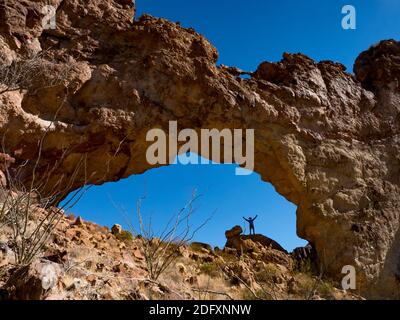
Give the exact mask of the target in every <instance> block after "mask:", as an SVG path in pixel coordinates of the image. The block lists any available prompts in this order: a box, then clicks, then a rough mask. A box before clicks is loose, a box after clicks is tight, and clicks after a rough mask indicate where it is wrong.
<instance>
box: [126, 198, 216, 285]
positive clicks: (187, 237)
mask: <svg viewBox="0 0 400 320" xmlns="http://www.w3.org/2000/svg"><path fill="white" fill-rule="evenodd" d="M198 198H199V196H197V195H196V194H195V192H193V194H192V198H191V199H190V200H189V201H188V203H187V204H186V205H185V206H184V207H183V208H182V209H181V210H179V212H178V213H176V214H175V215H173V216H172V217H171V219H170V220H169V222H168V223H167V224H166V226H165V227H164V229H163V231H162V232H160V233H159V234H156V233H155V232H154V230H153V226H152V223H151V219H150V220H149V222H148V223H145V222H144V219H143V215H142V212H141V203H142V201H143V200H144V197H143V198H141V199H139V201H138V202H137V217H138V224H139V230H138V231H136V230H135V228H134V227H133V224H131V223H130V221H129V219H128V220H127V223H128V225H129V227H130V230H131V232H132V233H134V234H137V235H138V236H139V237H140V239H141V241H140V244H141V246H142V251H143V254H144V257H145V261H146V266H147V271H148V273H149V278H150V279H151V280H153V281H157V280H158V278H159V277H160V276H161V274H163V273H164V272H165V271H166V270H167V268H168V267H169V266H170V265H171V264H172V263H173V262H174V261H176V260H177V258H178V257H179V256H180V254H181V248H183V247H186V246H187V244H188V243H190V241H191V240H192V239H193V237H194V236H195V235H196V233H197V232H198V231H199V230H200V229H201V228H203V227H204V226H205V225H206V224H207V222H208V221H209V220H210V219H211V217H209V218H207V219H206V220H205V221H204V222H203V223H201V224H200V225H199V226H198V227H196V228H193V226H192V225H191V223H190V222H191V218H192V215H193V214H194V211H195V209H194V203H195V202H196V200H197V199H198ZM120 209H121V210H122V211H123V208H120ZM123 212H124V211H123ZM124 215H125V216H128V215H127V214H126V213H125V212H124Z"/></svg>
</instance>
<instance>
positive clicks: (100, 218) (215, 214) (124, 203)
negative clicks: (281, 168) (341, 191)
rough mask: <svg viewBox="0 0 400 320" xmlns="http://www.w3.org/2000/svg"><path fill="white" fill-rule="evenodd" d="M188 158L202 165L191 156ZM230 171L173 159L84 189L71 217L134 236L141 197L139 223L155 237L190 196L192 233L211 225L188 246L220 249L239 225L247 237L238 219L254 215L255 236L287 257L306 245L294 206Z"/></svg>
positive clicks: (261, 184)
mask: <svg viewBox="0 0 400 320" xmlns="http://www.w3.org/2000/svg"><path fill="white" fill-rule="evenodd" d="M186 156H187V155H185V157H186ZM189 157H190V158H192V160H194V159H196V161H198V162H199V163H201V162H202V161H203V162H206V161H205V159H201V157H200V156H198V155H197V154H195V153H191V154H190V155H189ZM236 168H237V165H235V164H216V163H211V164H206V165H201V164H197V165H196V164H181V163H180V160H179V157H177V159H176V161H175V164H171V165H168V166H163V167H160V168H154V169H150V170H148V171H146V172H145V173H142V174H139V175H132V176H130V177H128V178H126V179H122V180H120V181H118V182H110V183H106V184H103V185H101V186H94V187H92V188H90V189H89V190H88V191H87V192H86V193H85V195H84V196H83V198H82V199H81V200H80V201H79V202H78V203H77V204H76V206H75V207H74V208H72V210H71V213H74V214H75V215H79V216H82V218H84V219H86V220H89V221H93V222H96V223H99V224H101V225H106V226H108V227H111V226H112V225H114V224H120V225H122V226H123V227H124V228H126V229H130V226H129V223H131V224H132V225H133V226H134V227H135V230H139V226H138V217H137V212H136V211H137V208H136V205H137V201H138V200H139V199H142V200H143V197H144V198H145V199H144V201H142V215H143V218H144V219H145V220H146V221H147V222H148V221H149V219H151V220H152V225H153V228H154V231H155V234H156V235H157V234H160V233H161V232H162V230H163V228H164V227H165V226H166V224H167V223H168V221H169V219H170V217H171V216H172V215H174V214H175V213H177V212H178V211H179V210H180V209H181V208H182V206H183V205H184V204H185V203H187V201H188V200H189V199H190V197H191V194H192V192H193V190H196V193H197V195H200V197H199V198H198V200H197V202H196V205H195V207H196V208H195V209H196V212H195V213H194V215H193V217H192V220H193V221H192V222H191V223H192V224H193V227H194V228H195V226H196V225H200V224H201V223H202V222H203V221H205V220H207V219H208V218H211V220H210V221H209V222H208V223H207V224H206V225H205V226H204V228H202V229H200V230H199V232H197V233H196V235H195V238H194V239H192V241H197V242H203V243H207V244H210V245H211V246H212V247H215V246H216V247H219V248H223V247H224V245H225V242H226V237H225V231H226V230H229V229H231V228H232V227H234V226H235V225H240V226H241V227H242V228H243V230H244V233H248V232H249V228H248V225H247V222H246V221H244V220H243V217H246V218H247V217H249V216H252V217H254V216H256V215H258V218H257V220H256V233H258V234H263V235H265V236H267V237H269V238H271V239H274V240H275V241H277V242H278V243H280V244H281V245H282V246H283V247H284V248H285V249H286V250H287V251H289V252H290V251H292V250H293V249H294V248H296V247H300V246H304V245H306V244H307V242H306V241H305V240H303V239H301V238H299V237H298V236H297V235H296V206H295V205H293V204H292V203H290V202H288V201H287V200H286V199H285V198H283V197H282V196H281V195H279V194H278V193H277V192H276V191H275V190H274V188H273V186H272V185H271V184H269V183H266V182H263V181H262V180H261V178H260V176H259V175H258V174H256V173H252V174H251V175H246V176H236V175H235V169H236ZM127 219H129V223H128V221H127Z"/></svg>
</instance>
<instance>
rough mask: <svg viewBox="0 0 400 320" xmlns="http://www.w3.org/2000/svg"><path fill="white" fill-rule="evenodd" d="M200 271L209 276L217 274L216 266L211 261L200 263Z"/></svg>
mask: <svg viewBox="0 0 400 320" xmlns="http://www.w3.org/2000/svg"><path fill="white" fill-rule="evenodd" d="M200 271H201V272H202V273H205V274H208V275H210V276H216V275H217V274H218V266H217V265H216V264H215V263H213V262H205V263H203V264H201V265H200Z"/></svg>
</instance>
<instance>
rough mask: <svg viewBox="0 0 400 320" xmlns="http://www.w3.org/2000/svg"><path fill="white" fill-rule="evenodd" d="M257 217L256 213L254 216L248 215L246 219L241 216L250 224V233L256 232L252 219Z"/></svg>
mask: <svg viewBox="0 0 400 320" xmlns="http://www.w3.org/2000/svg"><path fill="white" fill-rule="evenodd" d="M257 217H258V215H256V216H255V217H254V218H252V217H249V218H248V219H246V218H245V217H243V219H244V220H246V221H247V222H248V223H249V226H250V234H256V231H255V228H254V220H256V219H257Z"/></svg>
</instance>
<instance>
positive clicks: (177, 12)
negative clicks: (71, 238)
mask: <svg viewBox="0 0 400 320" xmlns="http://www.w3.org/2000/svg"><path fill="white" fill-rule="evenodd" d="M345 4H352V5H354V6H355V8H356V10H357V29H356V30H346V31H345V30H343V29H342V28H341V19H342V17H343V15H342V14H341V8H342V6H343V5H345ZM137 6H138V16H139V15H141V14H142V13H149V14H151V15H153V16H157V17H165V18H167V19H169V20H172V21H179V22H181V24H182V25H183V26H184V27H193V28H195V29H196V30H197V31H198V32H200V33H202V34H203V35H205V36H206V37H207V38H208V39H209V40H210V41H211V42H212V43H213V44H214V45H215V46H216V47H217V49H218V51H219V53H220V60H219V63H223V64H225V65H232V66H238V67H240V68H242V69H245V70H248V71H252V70H254V69H255V68H256V67H257V66H258V64H259V63H260V62H262V61H265V60H269V61H277V60H280V59H281V56H282V53H283V52H285V51H286V52H302V53H305V54H307V55H309V56H310V57H312V58H314V59H315V60H326V59H330V60H335V61H340V62H342V63H343V64H345V65H346V66H347V67H348V69H349V71H350V72H351V71H352V66H353V63H354V60H355V58H356V57H357V55H358V54H359V53H360V52H361V51H363V50H365V49H367V48H368V47H369V46H370V45H372V44H374V43H376V42H378V41H379V40H382V39H388V38H395V39H397V40H398V39H399V31H400V19H399V17H400V1H399V0H347V1H342V0H329V1H321V0H302V1H299V0H286V1H275V0H246V1H239V0H202V1H200V0H197V1H189V0H137ZM194 188H196V189H197V190H198V193H199V194H203V196H202V197H201V198H200V199H199V200H198V201H197V205H196V207H197V211H196V213H195V217H194V219H193V224H194V225H196V224H199V223H201V222H202V221H203V220H204V219H206V218H207V217H208V216H210V215H211V214H212V213H213V212H215V214H214V216H213V219H212V221H211V222H210V223H209V224H208V225H207V226H206V227H205V228H204V229H202V230H201V231H200V232H199V234H198V235H197V237H196V239H195V240H197V241H203V242H207V243H210V244H212V245H216V246H220V247H222V246H223V245H224V243H225V237H224V231H225V230H226V229H228V228H230V227H233V226H234V225H236V224H240V225H242V224H243V221H242V216H243V215H245V216H249V215H255V214H258V215H259V218H258V220H257V221H256V231H257V232H260V233H263V234H265V235H267V236H269V237H271V238H273V239H275V240H277V241H278V242H280V243H281V244H282V245H283V246H284V247H285V248H287V249H288V250H291V249H293V248H294V247H296V246H300V245H304V244H305V241H304V240H301V239H299V238H298V237H297V236H296V231H295V229H296V227H295V226H296V215H295V211H296V207H295V206H294V205H293V204H291V203H289V202H288V201H286V200H285V199H284V198H283V197H281V196H280V195H279V194H277V193H276V192H275V190H274V188H273V186H271V185H269V184H267V183H264V182H262V181H261V179H260V177H259V175H258V174H252V175H250V176H235V170H234V165H208V166H205V165H197V166H195V165H187V166H183V165H171V166H168V167H163V168H158V169H153V170H151V171H148V172H146V173H144V174H142V175H138V176H132V177H130V178H128V179H125V180H122V181H119V182H117V183H107V184H105V185H103V186H98V187H93V188H92V189H91V190H90V191H89V192H88V193H87V194H86V195H85V197H84V198H83V199H82V201H81V202H80V203H79V204H78V205H77V206H76V207H75V208H74V209H73V210H72V211H73V212H74V213H76V214H78V215H81V216H82V217H83V218H85V219H87V220H91V221H95V222H97V223H99V224H102V225H108V226H112V225H113V224H114V223H120V224H123V225H126V223H125V218H124V217H123V215H122V214H121V213H120V212H118V210H116V208H115V207H114V205H113V204H112V202H114V203H116V204H118V205H119V206H123V207H125V208H126V210H127V211H128V212H129V213H130V215H131V217H132V219H133V220H135V217H136V216H135V204H136V201H137V199H138V198H140V197H141V196H143V195H144V194H146V196H147V198H146V200H145V202H144V204H143V207H142V211H143V215H144V216H145V217H146V218H148V217H150V216H151V217H152V220H153V225H154V227H155V229H158V228H159V229H161V228H162V226H163V225H165V223H166V222H167V221H168V218H169V217H170V216H171V215H172V214H174V213H176V212H177V211H178V210H179V209H180V208H181V207H182V206H183V205H184V204H185V203H186V202H187V200H189V199H190V196H191V192H192V190H193V189H194ZM111 199H112V200H111Z"/></svg>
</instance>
